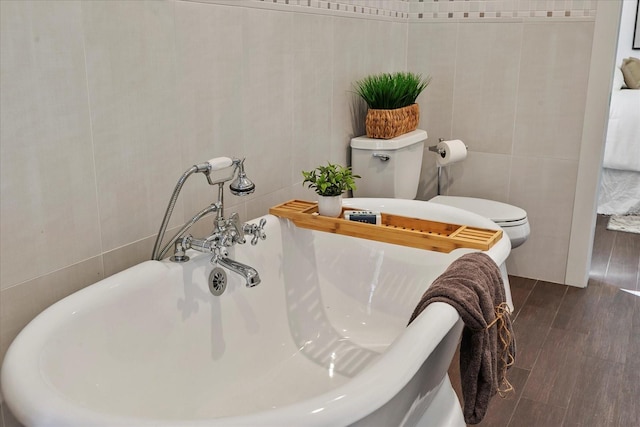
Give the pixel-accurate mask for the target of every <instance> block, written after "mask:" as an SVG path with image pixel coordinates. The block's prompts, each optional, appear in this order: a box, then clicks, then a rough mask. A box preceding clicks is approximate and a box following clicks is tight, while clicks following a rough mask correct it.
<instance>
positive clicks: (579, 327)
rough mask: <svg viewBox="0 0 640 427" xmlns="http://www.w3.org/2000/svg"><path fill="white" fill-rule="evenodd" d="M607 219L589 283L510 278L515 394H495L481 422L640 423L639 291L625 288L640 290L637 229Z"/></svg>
mask: <svg viewBox="0 0 640 427" xmlns="http://www.w3.org/2000/svg"><path fill="white" fill-rule="evenodd" d="M607 220H608V218H607V217H599V218H598V225H597V228H596V237H595V241H594V251H593V259H592V271H591V275H590V279H589V284H588V286H587V288H585V289H579V288H574V287H567V286H562V285H557V284H553V283H548V282H543V281H536V280H532V279H523V278H519V277H512V278H511V279H510V280H511V289H512V292H513V299H514V305H515V313H514V317H513V320H514V322H513V326H514V333H515V335H516V338H517V346H518V350H517V351H518V354H517V360H516V363H515V366H514V367H513V368H512V369H511V370H510V372H509V375H508V376H509V379H510V381H511V383H512V384H513V385H514V387H515V389H516V392H515V393H514V394H512V395H511V396H509V397H508V398H506V399H501V398H500V397H497V396H496V397H495V398H494V399H493V400H492V402H491V405H490V407H489V410H488V412H487V415H486V417H485V419H484V420H483V421H482V423H480V424H478V425H480V426H492V427H493V426H500V427H503V426H509V427H514V426H517V427H527V426H536V427H542V426H544V427H554V426H581V427H590V426H593V427H608V426H620V427H629V426H640V297H638V296H636V295H634V294H632V293H629V292H626V291H623V290H622V289H621V288H626V289H630V290H635V291H637V290H640V286H639V285H640V282H639V280H640V234H632V233H623V232H616V231H609V230H606V223H607ZM457 363H458V360H454V362H453V364H452V368H451V370H450V374H451V377H452V382H453V383H454V385H455V387H457V384H459V376H458V369H457ZM456 377H457V378H456ZM459 395H460V394H459Z"/></svg>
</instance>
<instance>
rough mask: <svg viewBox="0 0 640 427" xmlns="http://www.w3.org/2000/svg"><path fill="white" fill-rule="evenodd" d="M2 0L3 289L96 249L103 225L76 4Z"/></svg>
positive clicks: (0, 165) (0, 151) (0, 220)
mask: <svg viewBox="0 0 640 427" xmlns="http://www.w3.org/2000/svg"><path fill="white" fill-rule="evenodd" d="M0 7H1V13H0V16H1V19H2V24H1V37H0V40H1V46H2V48H1V49H0V52H1V55H2V56H1V59H0V67H1V72H0V75H1V78H0V87H1V91H2V96H1V97H0V99H1V106H0V123H1V138H0V159H1V160H0V174H1V175H0V181H1V182H2V190H1V196H0V197H1V198H2V204H1V205H2V208H1V213H0V224H1V234H2V239H1V252H2V258H1V262H0V271H1V279H0V282H1V284H2V286H1V288H3V289H4V288H7V287H9V286H11V285H13V284H16V283H19V282H22V281H25V280H28V279H32V278H34V277H37V276H40V275H42V274H46V273H48V272H51V271H54V270H57V269H60V268H62V267H65V266H67V265H70V264H73V263H75V262H78V261H80V260H83V259H86V258H89V257H91V256H95V255H97V254H99V253H100V233H99V229H100V228H99V223H98V207H97V201H96V181H95V171H94V167H93V150H92V142H91V128H90V121H89V106H88V101H87V83H86V72H85V66H84V50H83V44H82V17H81V11H80V4H79V3H75V2H4V1H3V2H0ZM25 253H28V254H29V255H28V256H25ZM34 260H37V262H35V263H34Z"/></svg>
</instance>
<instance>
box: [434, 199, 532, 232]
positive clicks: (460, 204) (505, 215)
mask: <svg viewBox="0 0 640 427" xmlns="http://www.w3.org/2000/svg"><path fill="white" fill-rule="evenodd" d="M429 201H430V202H434V203H439V204H441V205H447V206H453V207H456V208H460V209H464V210H467V211H471V212H474V213H477V214H478V215H481V216H483V217H485V218H489V219H490V220H491V221H493V222H495V223H496V224H498V225H500V226H502V225H504V226H506V227H509V226H517V225H522V224H524V223H525V222H528V220H527V212H526V211H525V210H524V209H521V208H519V207H517V206H512V205H508V204H506V203H502V202H497V201H495V200H486V199H477V198H475V197H458V196H436V197H434V198H433V199H431V200H429Z"/></svg>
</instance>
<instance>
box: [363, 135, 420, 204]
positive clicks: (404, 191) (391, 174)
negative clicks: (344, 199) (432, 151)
mask: <svg viewBox="0 0 640 427" xmlns="http://www.w3.org/2000/svg"><path fill="white" fill-rule="evenodd" d="M426 139H427V132H426V131H424V130H421V129H417V130H414V131H413V132H409V133H405V134H404V135H400V136H397V137H395V138H392V139H374V138H368V137H366V136H359V137H357V138H353V139H352V140H351V168H352V170H353V173H354V174H356V175H360V177H361V178H360V179H358V180H356V187H357V189H356V190H355V191H354V192H353V195H354V197H389V198H396V199H415V198H416V195H417V193H418V182H419V181H420V170H421V168H422V152H423V150H424V141H425V140H426Z"/></svg>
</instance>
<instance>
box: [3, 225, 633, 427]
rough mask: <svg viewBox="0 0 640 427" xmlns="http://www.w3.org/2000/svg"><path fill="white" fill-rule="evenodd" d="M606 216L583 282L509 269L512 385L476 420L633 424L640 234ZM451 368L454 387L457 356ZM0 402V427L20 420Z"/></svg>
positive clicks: (520, 425)
mask: <svg viewBox="0 0 640 427" xmlns="http://www.w3.org/2000/svg"><path fill="white" fill-rule="evenodd" d="M607 219H608V218H606V217H599V218H598V225H597V228H596V237H595V244H594V251H593V261H592V268H591V278H590V280H589V286H588V287H587V288H585V289H579V288H574V287H567V286H562V285H557V284H554V283H548V282H543V281H537V280H532V279H525V278H521V277H511V279H510V280H511V290H512V294H513V299H514V305H515V313H514V317H513V320H514V322H513V325H514V330H515V335H516V338H517V345H518V354H517V360H516V364H515V366H514V367H513V368H512V369H511V370H510V371H509V380H510V381H511V383H512V384H513V386H514V387H515V390H516V391H515V393H513V394H512V395H510V396H508V397H507V398H506V399H501V398H500V397H497V396H496V397H495V398H494V399H493V400H492V402H491V405H490V407H489V411H488V413H487V415H486V417H485V419H484V420H483V421H482V423H480V424H478V425H480V426H484V427H488V426H496V427H506V426H509V427H528V426H534V427H556V426H558V427H560V426H566V427H569V426H580V427H609V426H612V427H613V426H618V427H632V426H640V297H637V296H635V295H633V294H630V293H628V292H625V291H623V290H621V289H620V288H626V289H630V290H637V291H640V282H639V280H640V234H631V233H623V232H616V231H608V230H606V222H607ZM450 375H451V380H452V383H453V384H454V387H455V388H459V384H460V376H459V369H458V360H457V358H455V359H454V361H453V363H452V365H451V369H450ZM457 391H458V392H459V390H457ZM459 395H460V393H459ZM0 410H2V412H1V413H2V415H3V418H4V427H15V426H19V424H18V423H17V421H15V419H14V418H13V417H12V416H11V414H10V413H9V411H8V410H7V408H6V407H4V408H3V407H2V406H0ZM372 427H387V426H372Z"/></svg>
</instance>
